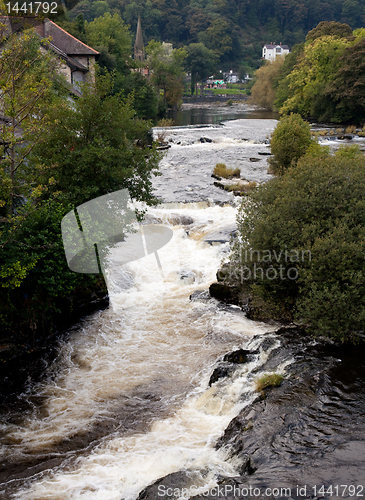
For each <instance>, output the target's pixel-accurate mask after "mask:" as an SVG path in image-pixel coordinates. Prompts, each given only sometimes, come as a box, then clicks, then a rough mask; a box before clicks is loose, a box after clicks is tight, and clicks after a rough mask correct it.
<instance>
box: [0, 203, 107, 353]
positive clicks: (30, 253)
mask: <svg viewBox="0 0 365 500" xmlns="http://www.w3.org/2000/svg"><path fill="white" fill-rule="evenodd" d="M70 209H71V206H67V205H62V204H61V203H59V202H51V203H47V204H44V205H42V206H41V207H39V208H38V210H36V211H33V212H32V213H30V214H29V215H28V217H27V219H26V223H24V224H22V225H21V226H18V227H17V228H16V231H15V232H14V233H13V228H12V226H11V225H10V224H8V225H6V226H5V227H3V231H4V233H5V236H6V233H7V232H12V233H13V237H12V238H11V239H10V241H9V242H8V244H7V245H6V246H4V247H2V246H1V247H0V265H1V268H2V271H1V278H2V279H1V285H2V287H3V292H2V293H1V295H0V310H1V313H0V322H1V334H2V335H12V330H13V329H14V328H15V331H16V338H17V339H18V341H19V342H20V343H22V342H27V337H28V334H29V330H33V331H37V332H38V333H37V338H39V336H40V335H42V334H45V335H49V333H51V331H52V330H55V329H56V328H57V324H60V322H61V321H62V318H61V314H62V313H63V314H65V313H66V314H70V313H71V312H72V307H73V304H75V303H76V297H77V294H80V297H79V298H81V295H82V294H83V293H84V291H85V289H87V288H89V287H94V286H95V284H96V283H97V282H98V281H99V280H100V278H99V277H97V278H96V277H95V276H90V275H84V274H78V273H73V272H72V271H70V270H69V269H68V266H67V262H66V259H65V253H64V250H63V243H62V238H61V231H60V225H61V219H62V217H63V216H64V215H65V214H66V213H67V212H68V211H69V210H70Z"/></svg>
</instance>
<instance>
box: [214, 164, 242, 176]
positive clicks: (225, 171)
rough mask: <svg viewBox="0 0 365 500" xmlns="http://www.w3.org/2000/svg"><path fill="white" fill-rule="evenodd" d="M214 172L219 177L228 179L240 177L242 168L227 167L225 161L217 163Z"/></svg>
mask: <svg viewBox="0 0 365 500" xmlns="http://www.w3.org/2000/svg"><path fill="white" fill-rule="evenodd" d="M213 174H214V175H216V176H217V177H224V178H225V179H228V178H229V177H239V176H240V175H241V170H240V169H239V168H235V169H233V168H227V167H226V165H225V164H224V163H217V164H216V166H215V167H214V170H213Z"/></svg>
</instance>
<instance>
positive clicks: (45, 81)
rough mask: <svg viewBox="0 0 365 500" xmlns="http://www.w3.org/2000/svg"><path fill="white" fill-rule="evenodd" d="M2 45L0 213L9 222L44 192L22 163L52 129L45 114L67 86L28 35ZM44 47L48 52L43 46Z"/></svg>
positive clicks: (45, 52) (49, 57)
mask: <svg viewBox="0 0 365 500" xmlns="http://www.w3.org/2000/svg"><path fill="white" fill-rule="evenodd" d="M3 41H4V45H3V50H2V54H1V58H0V87H1V92H0V109H1V113H2V114H3V116H5V117H6V120H2V122H1V125H0V144H1V159H0V179H1V184H0V207H3V214H4V215H5V214H7V216H8V217H10V218H11V217H13V215H14V214H15V210H16V208H19V207H20V205H21V204H23V203H24V200H28V203H31V202H32V201H33V199H34V198H36V197H37V196H38V195H39V193H40V191H42V189H47V187H46V186H42V185H41V183H40V180H39V175H38V171H37V169H36V168H35V169H33V170H32V169H31V168H30V167H29V165H28V164H27V161H26V158H27V156H28V154H29V152H30V151H31V150H32V148H33V147H34V145H35V144H39V142H40V141H41V136H42V133H43V131H46V130H47V129H48V128H49V127H51V126H52V120H50V117H49V111H50V110H51V109H52V107H54V106H57V105H58V102H59V98H62V97H63V96H64V95H65V89H66V82H64V81H63V79H62V78H61V77H60V76H59V75H58V73H57V71H56V69H57V65H58V63H57V61H56V59H55V57H54V56H53V55H52V54H51V52H50V51H48V50H41V44H40V39H39V37H38V35H37V34H36V33H35V32H33V31H32V30H25V31H24V32H23V33H22V34H21V36H18V35H12V36H11V37H9V38H8V39H7V40H6V41H5V40H3ZM43 43H44V45H45V46H46V47H47V41H45V40H44V41H43ZM58 94H60V95H58ZM35 117H37V119H35Z"/></svg>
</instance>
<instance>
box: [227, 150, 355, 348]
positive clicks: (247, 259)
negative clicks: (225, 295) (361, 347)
mask: <svg viewBox="0 0 365 500" xmlns="http://www.w3.org/2000/svg"><path fill="white" fill-rule="evenodd" d="M364 182H365V158H364V155H363V154H362V153H361V152H360V151H359V150H358V149H357V150H356V148H355V149H354V148H347V150H346V149H342V150H340V151H339V152H338V153H336V154H335V155H334V156H331V155H330V154H329V153H328V151H323V152H322V154H318V152H317V154H315V155H311V154H308V155H306V156H304V157H302V158H301V159H299V161H298V163H297V165H296V167H295V168H290V169H288V170H287V171H286V172H285V174H284V175H283V176H281V177H277V178H275V179H273V180H272V181H269V182H267V183H265V184H263V185H261V186H260V187H259V188H257V189H256V190H255V191H253V192H251V194H250V195H249V196H248V197H246V198H245V200H244V202H243V204H242V206H241V208H240V210H239V214H238V219H237V221H238V242H237V244H236V247H235V253H234V259H235V262H236V264H235V266H236V267H235V269H234V273H235V274H236V278H235V279H240V278H241V284H242V285H243V287H244V289H245V290H246V292H248V293H250V294H251V298H252V301H251V304H252V305H253V306H254V307H253V311H252V316H254V315H255V308H256V312H259V310H261V315H262V313H263V312H264V313H265V312H266V313H267V314H268V315H269V316H271V317H276V318H277V319H279V318H281V319H282V318H287V319H291V320H293V319H294V320H296V321H300V322H301V323H302V324H305V325H306V326H307V327H308V328H309V330H310V331H311V332H312V333H314V334H315V335H326V336H328V337H332V338H333V339H335V340H341V341H344V340H354V341H356V340H358V334H359V333H361V332H363V331H364V327H365V265H364V251H365V199H364V196H363V191H364V190H363V185H364ZM234 273H233V272H232V273H231V276H232V277H234Z"/></svg>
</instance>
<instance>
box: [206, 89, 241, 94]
mask: <svg viewBox="0 0 365 500" xmlns="http://www.w3.org/2000/svg"><path fill="white" fill-rule="evenodd" d="M212 90H213V94H214V95H219V94H227V95H240V94H246V91H245V90H239V89H212Z"/></svg>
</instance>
